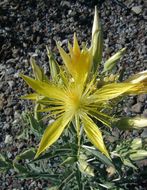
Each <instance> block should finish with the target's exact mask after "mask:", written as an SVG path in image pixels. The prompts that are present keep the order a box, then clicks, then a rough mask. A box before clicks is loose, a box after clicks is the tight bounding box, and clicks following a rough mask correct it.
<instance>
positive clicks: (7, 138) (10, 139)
mask: <svg viewBox="0 0 147 190" xmlns="http://www.w3.org/2000/svg"><path fill="white" fill-rule="evenodd" d="M12 140H13V138H12V136H11V135H6V137H5V141H4V142H5V144H11V143H12Z"/></svg>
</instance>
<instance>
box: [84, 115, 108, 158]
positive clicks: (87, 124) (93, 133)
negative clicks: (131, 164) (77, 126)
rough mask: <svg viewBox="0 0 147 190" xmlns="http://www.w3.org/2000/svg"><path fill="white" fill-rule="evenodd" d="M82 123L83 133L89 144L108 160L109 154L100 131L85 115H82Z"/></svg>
mask: <svg viewBox="0 0 147 190" xmlns="http://www.w3.org/2000/svg"><path fill="white" fill-rule="evenodd" d="M82 121H83V123H84V131H85V133H86V135H87V137H88V139H89V140H90V141H91V143H92V144H93V145H94V146H95V147H96V148H97V149H99V150H100V151H101V152H102V153H104V154H105V155H106V156H107V157H108V158H110V156H109V153H108V151H107V149H106V147H105V144H104V141H103V137H102V134H101V131H100V130H99V128H98V127H97V125H96V124H95V123H94V122H93V121H92V119H90V118H89V117H88V116H87V115H86V114H83V116H82Z"/></svg>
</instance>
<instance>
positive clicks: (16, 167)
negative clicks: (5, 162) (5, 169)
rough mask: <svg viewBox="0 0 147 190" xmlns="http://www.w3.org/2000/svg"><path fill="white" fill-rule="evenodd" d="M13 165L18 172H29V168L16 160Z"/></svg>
mask: <svg viewBox="0 0 147 190" xmlns="http://www.w3.org/2000/svg"><path fill="white" fill-rule="evenodd" d="M13 167H14V169H15V170H16V171H17V172H18V173H28V169H27V168H26V167H24V166H22V164H19V163H18V162H17V161H16V160H14V162H13Z"/></svg>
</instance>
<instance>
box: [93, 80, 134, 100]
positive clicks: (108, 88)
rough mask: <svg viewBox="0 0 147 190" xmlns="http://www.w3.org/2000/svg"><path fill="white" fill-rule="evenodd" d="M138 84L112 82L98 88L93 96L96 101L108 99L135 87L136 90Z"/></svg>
mask: <svg viewBox="0 0 147 190" xmlns="http://www.w3.org/2000/svg"><path fill="white" fill-rule="evenodd" d="M136 88H137V85H136V84H131V83H111V84H107V85H105V86H103V87H102V88H100V89H99V90H97V91H96V92H95V93H94V94H93V95H92V96H91V99H92V98H93V100H94V101H96V102H99V101H107V100H111V99H113V98H116V97H118V96H120V95H123V94H124V93H126V92H131V90H132V91H133V89H135V90H136Z"/></svg>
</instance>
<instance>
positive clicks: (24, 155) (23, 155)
mask: <svg viewBox="0 0 147 190" xmlns="http://www.w3.org/2000/svg"><path fill="white" fill-rule="evenodd" d="M35 152H36V151H35V149H34V148H30V149H28V150H26V151H24V152H22V153H21V154H19V155H18V156H17V157H16V159H17V160H20V159H28V160H31V159H33V158H34V156H35Z"/></svg>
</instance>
